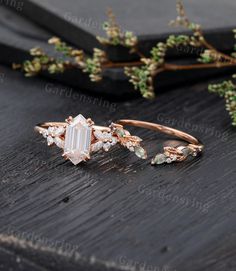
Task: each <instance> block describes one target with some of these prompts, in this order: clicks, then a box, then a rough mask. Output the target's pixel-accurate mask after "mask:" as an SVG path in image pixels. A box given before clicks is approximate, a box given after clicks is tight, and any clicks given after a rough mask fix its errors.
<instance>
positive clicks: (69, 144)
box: [35, 114, 203, 165]
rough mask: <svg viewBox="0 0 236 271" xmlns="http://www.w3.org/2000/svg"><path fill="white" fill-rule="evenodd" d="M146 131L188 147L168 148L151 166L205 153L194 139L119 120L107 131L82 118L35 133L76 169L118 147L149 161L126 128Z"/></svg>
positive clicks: (38, 128) (44, 125) (166, 129)
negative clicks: (95, 155) (161, 135)
mask: <svg viewBox="0 0 236 271" xmlns="http://www.w3.org/2000/svg"><path fill="white" fill-rule="evenodd" d="M126 125H129V126H136V127H140V128H146V129H150V130H154V131H158V132H162V133H165V134H167V135H171V136H175V137H178V138H180V139H181V140H184V141H185V142H186V144H180V145H178V146H166V147H164V152H163V153H159V154H157V155H156V156H155V158H154V159H152V162H151V163H152V165H156V164H158V165H160V164H164V163H172V162H181V161H184V160H186V159H187V158H188V157H190V156H192V157H195V156H197V155H199V154H200V153H201V152H202V150H203V145H202V144H201V143H200V141H199V140H198V139H196V138H195V137H193V136H191V135H189V134H187V133H185V132H182V131H179V130H176V129H173V128H170V127H166V126H163V125H159V124H156V123H151V122H144V121H139V120H119V121H117V122H116V123H112V124H111V125H110V126H108V127H104V126H97V125H95V124H94V122H93V121H92V120H91V119H86V118H85V117H84V116H82V115H81V114H80V115H78V116H77V117H75V118H72V117H69V118H67V119H66V121H65V122H46V123H41V124H38V125H37V126H35V130H36V132H38V133H40V134H41V135H42V136H43V137H44V138H46V139H47V143H48V146H52V145H56V146H58V147H59V148H61V149H63V155H62V156H63V157H64V158H65V159H67V160H70V161H71V162H72V163H73V164H74V165H77V164H79V163H81V162H85V161H88V160H89V159H91V155H92V154H93V153H96V152H99V151H105V152H107V151H109V150H110V148H111V147H113V146H114V145H116V144H120V145H121V146H123V147H125V148H127V149H128V150H129V151H131V152H134V153H135V154H136V155H137V156H138V157H139V158H141V159H146V158H147V152H146V150H145V149H144V148H143V147H142V146H141V142H142V139H141V138H140V137H137V136H132V135H131V134H130V133H129V131H128V130H126V129H124V126H126Z"/></svg>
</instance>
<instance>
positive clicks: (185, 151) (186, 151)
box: [182, 147, 191, 157]
mask: <svg viewBox="0 0 236 271" xmlns="http://www.w3.org/2000/svg"><path fill="white" fill-rule="evenodd" d="M182 153H183V155H184V156H186V157H187V156H189V155H190V154H191V150H190V149H189V148H188V147H186V148H184V149H182Z"/></svg>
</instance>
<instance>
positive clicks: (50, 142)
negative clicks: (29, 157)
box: [47, 136, 54, 146]
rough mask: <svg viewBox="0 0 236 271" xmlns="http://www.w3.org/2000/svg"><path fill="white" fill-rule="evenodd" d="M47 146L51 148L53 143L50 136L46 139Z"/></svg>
mask: <svg viewBox="0 0 236 271" xmlns="http://www.w3.org/2000/svg"><path fill="white" fill-rule="evenodd" d="M47 142H48V146H51V145H52V144H53V143H54V140H53V138H52V137H51V136H48V137H47Z"/></svg>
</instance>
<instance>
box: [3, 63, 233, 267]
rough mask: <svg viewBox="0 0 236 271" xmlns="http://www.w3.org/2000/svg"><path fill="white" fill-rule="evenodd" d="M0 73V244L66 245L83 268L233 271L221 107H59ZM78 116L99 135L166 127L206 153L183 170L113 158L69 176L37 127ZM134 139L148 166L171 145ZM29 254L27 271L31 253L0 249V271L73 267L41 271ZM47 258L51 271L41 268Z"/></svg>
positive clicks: (187, 92) (196, 98)
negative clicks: (92, 261)
mask: <svg viewBox="0 0 236 271" xmlns="http://www.w3.org/2000/svg"><path fill="white" fill-rule="evenodd" d="M0 72H1V80H0V113H1V114H0V123H1V129H0V135H1V140H0V150H1V152H0V165H1V166H0V187H1V189H0V191H1V192H0V229H1V233H2V234H5V235H6V234H9V233H11V232H12V229H13V233H14V236H16V237H18V238H24V239H28V240H31V241H34V240H35V241H36V242H37V244H38V243H40V242H43V243H44V244H54V245H53V246H54V247H55V246H56V247H59V248H60V246H61V245H60V244H65V243H66V244H70V246H69V247H68V246H63V248H68V249H69V248H70V247H73V246H74V247H78V251H79V252H80V253H81V255H82V256H83V257H86V258H90V257H91V256H92V255H94V256H95V257H96V258H97V259H100V260H103V262H115V263H117V264H118V265H120V264H122V265H124V266H125V267H127V268H128V270H132V268H133V267H137V268H138V267H141V266H144V265H145V267H146V269H147V270H155V269H154V267H155V268H156V270H158V268H159V270H168V271H172V270H173V271H174V270H175V271H202V270H204V271H212V270H214V271H224V270H227V271H234V270H235V268H236V262H235V252H236V246H235V244H236V236H235V223H236V222H235V209H236V198H235V192H236V186H235V178H236V169H235V163H236V155H235V154H236V151H235V140H236V131H235V129H233V128H231V126H230V118H229V116H228V113H227V112H226V111H225V109H224V102H223V100H222V99H220V98H218V97H217V96H215V95H213V94H209V93H208V92H207V90H206V89H207V83H206V84H196V85H195V86H193V87H182V88H179V89H175V90H173V91H169V92H168V94H165V93H162V94H160V95H159V97H158V98H156V99H155V100H153V101H151V102H150V101H145V100H143V99H141V98H140V99H135V100H134V101H133V102H132V103H130V102H120V103H115V104H112V103H111V102H110V101H109V100H103V101H104V102H106V103H101V102H100V100H96V98H95V97H93V96H89V95H84V93H82V92H81V91H78V90H77V91H75V90H73V91H72V94H77V95H78V96H77V99H74V98H73V97H72V96H71V97H69V96H68V97H66V96H65V95H64V94H63V93H62V94H61V93H60V90H61V89H63V88H64V86H62V85H59V84H55V83H54V84H53V85H51V90H49V89H48V86H49V85H48V84H51V82H49V81H46V80H42V79H39V78H34V79H32V80H31V81H30V80H25V79H24V78H23V77H22V76H21V75H20V74H19V73H17V72H14V71H12V70H10V69H7V68H5V67H2V66H1V67H0ZM57 89H58V90H59V92H57V91H56V90H57ZM78 113H82V114H83V115H84V116H86V117H91V118H93V119H94V121H95V122H96V123H97V124H100V125H107V124H109V123H110V122H111V121H112V120H113V121H115V120H116V119H120V118H134V119H141V120H147V121H153V122H159V123H161V124H164V125H169V126H173V127H175V128H178V129H181V130H184V131H186V132H188V133H191V134H192V135H194V136H196V137H198V138H199V139H200V140H201V141H202V142H203V143H204V145H205V151H204V154H203V156H202V157H199V158H197V159H194V160H192V161H188V162H186V163H181V164H175V165H174V164H172V165H165V166H160V167H152V166H151V165H150V164H149V162H150V161H149V160H148V161H143V160H139V159H138V158H136V157H135V156H134V155H133V153H129V152H128V151H125V150H124V149H119V148H114V149H113V150H111V151H110V152H109V153H103V154H98V155H95V156H94V157H93V159H92V160H91V161H90V162H89V163H87V164H84V165H80V166H78V167H74V166H73V165H71V164H70V163H69V162H64V160H63V159H62V158H61V156H60V151H58V150H57V149H56V148H48V147H47V146H46V144H45V141H44V140H43V139H42V138H41V137H40V136H38V135H36V134H35V133H34V132H33V126H34V125H35V124H36V123H39V122H42V121H47V120H55V121H61V120H64V119H65V117H66V116H68V115H73V116H74V115H76V114H78ZM130 131H131V132H132V133H133V134H136V135H138V136H140V137H142V138H143V139H144V145H145V146H146V147H147V149H148V153H149V159H150V158H151V157H152V156H153V155H154V154H155V153H156V152H157V151H159V148H160V147H161V142H163V141H164V140H166V139H170V138H166V137H163V136H161V135H160V134H155V133H153V132H151V131H150V132H149V131H145V130H139V129H130ZM49 240H52V243H51V242H49ZM31 253H34V259H35V260H34V261H33V263H34V266H31V268H30V267H29V266H30V263H32V262H29V261H27V260H30V259H31V258H32V257H31V256H29V255H30V254H29V251H27V246H26V247H24V249H23V250H22V249H21V250H19V248H16V247H15V248H14V247H13V246H10V247H9V246H8V247H6V245H4V244H3V241H2V238H0V255H1V257H0V267H2V266H3V267H6V266H7V267H9V268H8V269H7V268H5V269H2V270H4V271H6V270H11V269H10V267H11V268H12V269H13V270H17V269H16V266H18V267H19V268H20V267H21V268H22V269H19V270H31V271H34V270H45V269H46V270H62V269H60V268H61V267H62V265H60V266H59V267H58V265H57V264H58V262H59V261H61V263H62V262H64V263H70V260H68V261H66V260H65V259H64V258H62V259H60V258H58V261H54V260H52V263H54V264H55V265H54V266H53V267H52V268H49V267H48V268H46V265H47V264H48V263H50V262H51V260H50V259H51V257H49V256H50V255H48V254H45V251H44V252H42V254H41V255H39V254H40V251H35V250H34V251H33V252H32V251H31ZM45 255H48V257H47V260H48V262H47V260H45V261H46V262H43V263H42V264H41V265H40V264H39V263H40V260H42V259H45V258H44V257H45ZM7 257H8V258H7ZM58 257H59V256H58ZM6 258H7V259H11V261H6V260H5V259H6ZM22 258H24V259H25V260H24V259H23V260H22V262H19V259H22ZM54 259H55V258H54ZM7 263H8V265H7ZM36 263H37V265H36ZM72 263H73V262H72ZM3 264H5V265H3ZM148 266H149V267H148ZM150 266H152V268H153V269H151V268H150ZM164 267H166V269H163V268H164ZM29 268H30V269H29ZM37 268H38V269H37ZM64 270H65V269H63V271H64ZM72 270H73V269H72ZM78 270H80V269H79V268H78ZM85 270H86V269H85ZM91 270H94V269H91Z"/></svg>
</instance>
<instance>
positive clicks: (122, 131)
mask: <svg viewBox="0 0 236 271" xmlns="http://www.w3.org/2000/svg"><path fill="white" fill-rule="evenodd" d="M116 134H117V135H118V136H120V137H124V136H125V131H124V130H123V129H116Z"/></svg>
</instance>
